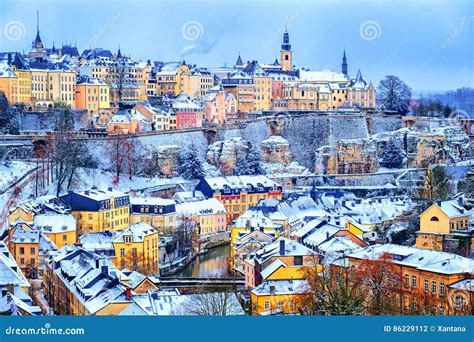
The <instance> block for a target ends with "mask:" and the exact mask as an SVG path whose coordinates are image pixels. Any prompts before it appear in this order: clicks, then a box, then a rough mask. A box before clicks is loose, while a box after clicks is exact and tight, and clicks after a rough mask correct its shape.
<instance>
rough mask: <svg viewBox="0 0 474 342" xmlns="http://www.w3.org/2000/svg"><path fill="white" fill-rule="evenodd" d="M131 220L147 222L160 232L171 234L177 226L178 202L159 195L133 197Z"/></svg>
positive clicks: (131, 201)
mask: <svg viewBox="0 0 474 342" xmlns="http://www.w3.org/2000/svg"><path fill="white" fill-rule="evenodd" d="M130 204H131V205H130V222H131V223H137V222H145V223H147V224H149V225H150V226H152V227H153V228H155V230H156V231H157V232H158V233H160V234H165V235H167V234H170V233H171V232H173V231H174V229H175V228H176V202H175V201H173V200H171V199H166V198H157V197H149V198H143V197H131V198H130Z"/></svg>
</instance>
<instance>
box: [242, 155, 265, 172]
mask: <svg viewBox="0 0 474 342" xmlns="http://www.w3.org/2000/svg"><path fill="white" fill-rule="evenodd" d="M246 162H247V165H248V171H249V172H248V175H262V174H263V173H264V171H263V167H262V157H261V155H260V153H259V152H258V151H257V149H255V148H251V149H250V151H249V153H248V155H247V161H246Z"/></svg>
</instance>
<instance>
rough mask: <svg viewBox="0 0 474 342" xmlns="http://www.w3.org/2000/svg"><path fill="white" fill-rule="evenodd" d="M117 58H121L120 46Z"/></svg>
mask: <svg viewBox="0 0 474 342" xmlns="http://www.w3.org/2000/svg"><path fill="white" fill-rule="evenodd" d="M117 58H122V53H121V52H120V45H119V46H118V51H117Z"/></svg>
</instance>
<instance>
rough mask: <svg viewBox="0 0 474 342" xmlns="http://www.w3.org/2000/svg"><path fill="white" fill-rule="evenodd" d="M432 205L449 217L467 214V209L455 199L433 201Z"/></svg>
mask: <svg viewBox="0 0 474 342" xmlns="http://www.w3.org/2000/svg"><path fill="white" fill-rule="evenodd" d="M433 205H436V206H437V207H438V208H440V209H441V210H442V211H443V212H444V213H445V214H446V215H447V216H448V217H449V218H457V217H465V216H469V212H468V210H467V209H466V208H464V207H463V206H462V205H461V204H459V202H458V201H456V200H450V201H442V202H435V203H433Z"/></svg>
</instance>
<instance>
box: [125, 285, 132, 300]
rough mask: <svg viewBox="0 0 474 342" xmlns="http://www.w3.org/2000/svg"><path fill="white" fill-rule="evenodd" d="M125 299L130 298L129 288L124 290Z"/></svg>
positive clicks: (130, 291) (130, 290)
mask: <svg viewBox="0 0 474 342" xmlns="http://www.w3.org/2000/svg"><path fill="white" fill-rule="evenodd" d="M125 298H127V299H130V298H132V289H131V288H129V287H127V289H126V290H125Z"/></svg>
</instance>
